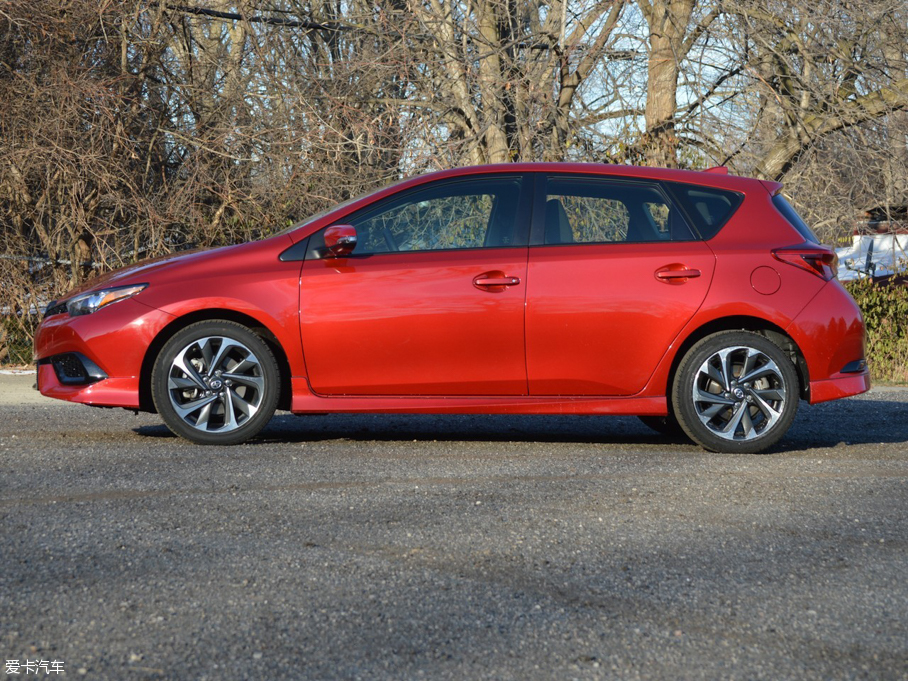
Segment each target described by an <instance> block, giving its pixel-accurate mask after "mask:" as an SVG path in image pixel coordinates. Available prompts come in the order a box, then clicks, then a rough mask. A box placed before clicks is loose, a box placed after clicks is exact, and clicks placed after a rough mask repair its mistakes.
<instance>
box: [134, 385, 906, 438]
mask: <svg viewBox="0 0 908 681" xmlns="http://www.w3.org/2000/svg"><path fill="white" fill-rule="evenodd" d="M899 394H900V395H902V396H903V397H904V400H901V401H900V400H895V399H889V398H888V397H887V398H877V397H876V396H875V395H874V396H870V397H868V396H864V397H861V398H854V399H848V400H839V401H836V402H827V403H824V404H819V405H813V406H811V405H809V404H807V403H806V402H801V405H800V408H799V411H798V416H797V418H796V419H795V423H794V424H793V425H792V427H791V430H789V432H788V434H787V436H786V437H785V438H783V440H782V441H781V442H780V443H779V444H778V445H776V446H775V447H773V448H772V449H770V450H768V452H769V453H773V452H777V453H782V452H790V451H798V450H802V449H814V448H822V447H833V446H836V445H839V444H868V443H893V442H906V441H908V390H906V391H904V392H902V393H899ZM135 432H136V433H137V434H139V435H141V436H143V437H149V438H159V437H160V438H169V437H175V436H174V435H172V434H171V432H170V431H169V430H168V429H167V428H166V427H165V426H163V425H160V426H142V427H139V428H136V429H135ZM330 440H351V441H362V442H366V441H379V442H394V441H417V442H433V441H443V442H455V441H465V442H564V443H608V444H627V445H652V444H672V445H679V446H685V445H687V446H691V447H693V446H694V445H692V443H691V442H690V441H689V440H687V439H686V438H684V437H676V436H665V435H660V434H658V433H655V432H654V431H652V430H650V429H649V428H648V427H647V426H645V425H644V424H643V423H642V422H640V421H639V420H638V419H637V418H636V417H631V416H553V415H541V416H539V415H530V416H526V415H517V416H514V415H477V414H456V415H437V414H432V415H423V414H417V415H413V414H328V415H304V416H295V415H292V414H288V413H285V412H281V413H278V414H276V415H275V416H274V418H272V419H271V422H270V423H269V424H268V426H266V427H265V429H264V430H263V431H262V432H261V433H260V434H259V435H258V436H257V437H256V438H255V439H254V440H253V441H252V442H250V443H249V444H274V443H279V442H288V443H300V442H322V441H330Z"/></svg>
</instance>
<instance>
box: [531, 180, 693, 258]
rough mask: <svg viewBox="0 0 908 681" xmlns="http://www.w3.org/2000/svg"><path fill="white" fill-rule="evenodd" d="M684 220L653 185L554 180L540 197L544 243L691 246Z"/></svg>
mask: <svg viewBox="0 0 908 681" xmlns="http://www.w3.org/2000/svg"><path fill="white" fill-rule="evenodd" d="M693 238H694V236H693V234H692V233H691V231H690V228H689V227H688V226H687V223H686V222H685V220H684V218H683V217H682V216H681V215H680V213H679V212H678V210H677V209H676V208H674V207H673V206H672V204H671V203H670V202H669V201H668V199H667V198H666V197H665V195H664V194H663V193H662V191H661V190H660V189H659V188H658V186H656V185H649V184H636V183H629V182H621V181H615V180H611V179H590V178H577V177H560V176H554V177H550V178H548V182H547V184H546V195H545V238H544V243H545V244H584V243H587V244H591V243H598V244H601V243H644V242H649V241H690V240H692V239H693Z"/></svg>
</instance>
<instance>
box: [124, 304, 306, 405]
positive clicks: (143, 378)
mask: <svg viewBox="0 0 908 681" xmlns="http://www.w3.org/2000/svg"><path fill="white" fill-rule="evenodd" d="M218 319H222V320H224V321H228V322H236V323H237V324H242V325H243V326H245V327H246V328H248V329H249V330H250V331H252V332H253V333H255V334H256V335H257V336H258V337H259V338H261V339H262V340H263V341H265V343H267V344H268V347H269V348H271V352H273V353H274V358H275V359H276V360H277V366H278V371H280V376H281V394H280V396H279V397H278V402H277V408H278V409H290V402H291V397H292V395H291V389H290V377H291V376H292V375H293V374H292V372H291V371H290V363H289V362H288V361H287V355H286V353H285V352H284V348H282V347H281V344H280V343H279V342H278V340H277V337H276V336H275V335H274V334H273V333H272V332H271V330H270V329H269V328H268V327H266V326H265V325H264V324H262V323H261V322H260V321H259V320H258V319H256V318H255V317H250V316H249V315H247V314H243V313H242V312H236V311H235V310H223V309H217V308H211V309H207V310H197V311H196V312H190V313H188V314H185V315H183V316H182V317H178V318H176V319H174V320H173V321H172V322H170V324H168V325H167V326H165V327H164V328H163V329H161V330H160V331H159V332H158V335H157V336H155V337H154V340H152V341H151V343H150V344H149V346H148V349H147V350H146V351H145V357H144V358H143V359H142V369H141V373H140V374H139V409H141V410H142V411H148V412H152V413H156V412H157V409H155V406H154V400H153V399H152V396H151V370H152V367H153V366H154V362H155V360H156V359H157V357H158V354H159V353H160V352H161V349H162V348H163V347H164V345H165V344H166V343H167V341H169V340H170V339H171V338H172V337H173V335H174V334H175V333H177V332H178V331H180V330H181V329H185V328H186V327H187V326H189V325H190V324H195V323H196V322H204V321H209V320H218Z"/></svg>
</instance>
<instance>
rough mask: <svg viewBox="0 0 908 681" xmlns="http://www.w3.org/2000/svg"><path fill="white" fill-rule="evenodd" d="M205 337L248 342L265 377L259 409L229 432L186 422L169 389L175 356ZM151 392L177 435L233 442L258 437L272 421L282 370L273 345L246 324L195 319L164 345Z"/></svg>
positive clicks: (202, 441) (203, 441)
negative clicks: (208, 431)
mask: <svg viewBox="0 0 908 681" xmlns="http://www.w3.org/2000/svg"><path fill="white" fill-rule="evenodd" d="M206 336H221V337H224V338H229V339H231V340H235V341H238V342H240V343H242V344H243V345H245V346H246V347H247V348H249V349H250V350H251V351H252V353H253V354H254V355H255V357H256V359H258V361H259V366H260V367H261V369H262V376H263V378H264V379H265V382H264V388H263V390H262V393H263V394H262V402H261V405H260V406H259V409H258V411H257V412H256V413H255V415H253V416H252V418H250V419H249V420H248V421H247V422H245V423H244V424H243V425H241V426H240V427H238V428H236V429H235V430H231V431H229V432H226V433H206V432H203V431H200V430H197V429H195V428H193V427H192V426H191V425H190V424H188V423H186V422H185V421H184V420H183V419H182V418H181V417H180V416H179V414H177V412H176V411H175V410H174V408H173V405H172V404H171V402H170V395H169V391H168V389H167V382H168V378H169V374H170V367H171V365H172V363H173V361H174V359H175V358H176V357H177V355H178V354H179V353H180V352H181V351H182V350H183V348H185V347H186V346H187V345H189V344H190V343H192V342H193V341H197V340H199V339H201V338H205V337H206ZM151 394H152V399H153V400H154V404H155V408H156V409H157V411H158V414H160V416H161V418H162V419H163V420H164V423H165V424H166V425H167V427H168V428H169V429H170V430H171V432H173V433H174V434H175V435H178V436H180V437H183V438H185V439H187V440H190V441H192V442H195V443H196V444H202V445H232V444H238V443H240V442H245V441H246V440H248V439H249V438H251V437H253V436H255V435H256V434H257V433H258V432H259V431H261V430H262V428H264V427H265V425H267V423H268V421H270V420H271V417H272V415H273V414H274V411H275V409H276V408H277V401H278V397H279V395H280V373H279V372H278V367H277V361H276V360H275V358H274V353H273V352H272V351H271V348H269V347H268V344H267V343H265V341H263V340H262V338H261V337H260V336H258V335H257V334H255V333H254V332H253V331H250V330H249V329H248V328H247V327H245V326H243V325H241V324H237V323H236V322H230V321H226V320H223V321H222V320H211V321H203V322H196V323H195V324H190V325H189V326H187V327H186V328H184V329H181V330H180V331H178V332H177V333H176V334H174V336H173V337H172V338H171V339H170V340H168V341H167V343H165V344H164V347H163V348H161V352H160V353H158V357H157V358H156V359H155V362H154V366H153V369H152V374H151Z"/></svg>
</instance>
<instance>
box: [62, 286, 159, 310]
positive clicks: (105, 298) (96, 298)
mask: <svg viewBox="0 0 908 681" xmlns="http://www.w3.org/2000/svg"><path fill="white" fill-rule="evenodd" d="M147 286H148V284H135V285H133V286H117V287H116V288H105V289H101V290H100V291H92V292H91V293H83V294H82V295H79V296H76V297H75V298H71V299H70V300H68V301H66V311H67V312H69V316H70V317H78V316H79V315H83V314H91V313H92V312H97V311H98V310H100V309H101V308H102V307H106V306H107V305H110V304H112V303H116V302H119V301H121V300H126V299H127V298H131V297H132V296H134V295H135V294H137V293H139V292H140V291H144V290H145V288H146V287H147Z"/></svg>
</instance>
